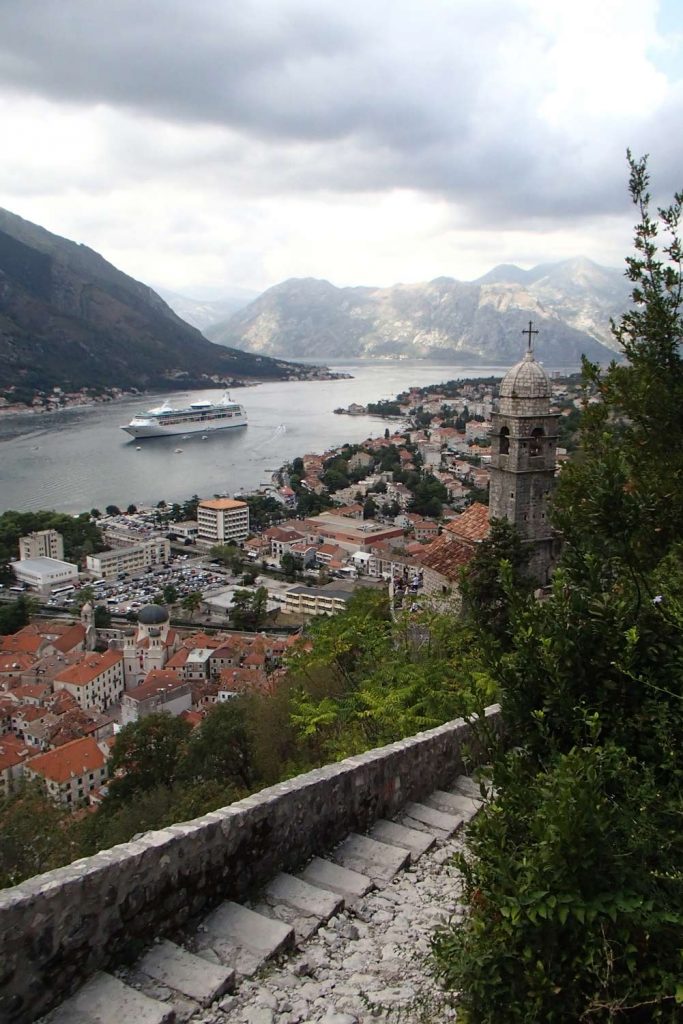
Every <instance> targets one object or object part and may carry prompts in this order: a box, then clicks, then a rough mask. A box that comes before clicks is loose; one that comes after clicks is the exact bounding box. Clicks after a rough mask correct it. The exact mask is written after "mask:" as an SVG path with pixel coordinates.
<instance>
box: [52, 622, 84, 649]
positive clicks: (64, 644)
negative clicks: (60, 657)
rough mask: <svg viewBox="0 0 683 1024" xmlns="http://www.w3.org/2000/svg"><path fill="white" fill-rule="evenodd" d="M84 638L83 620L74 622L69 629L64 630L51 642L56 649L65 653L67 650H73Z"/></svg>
mask: <svg viewBox="0 0 683 1024" xmlns="http://www.w3.org/2000/svg"><path fill="white" fill-rule="evenodd" d="M84 640H85V626H84V625H83V623H81V622H74V623H73V625H72V626H70V627H69V629H66V630H63V631H62V632H61V635H60V636H58V637H57V638H56V639H55V640H51V641H50V642H51V644H52V646H53V647H54V648H55V650H57V651H61V652H62V653H63V654H65V653H66V652H67V651H72V650H73V649H74V647H78V645H79V644H82V643H83V641H84Z"/></svg>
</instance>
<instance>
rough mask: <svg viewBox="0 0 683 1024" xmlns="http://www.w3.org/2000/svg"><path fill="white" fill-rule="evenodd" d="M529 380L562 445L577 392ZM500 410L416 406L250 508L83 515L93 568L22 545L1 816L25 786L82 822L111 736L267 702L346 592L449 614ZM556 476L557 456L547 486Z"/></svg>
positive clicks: (47, 545)
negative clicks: (307, 633) (312, 627)
mask: <svg viewBox="0 0 683 1024" xmlns="http://www.w3.org/2000/svg"><path fill="white" fill-rule="evenodd" d="M519 365H520V367H524V364H523V363H520V364H519ZM533 366H534V367H537V368H538V367H539V364H537V363H535V362H534V363H533ZM524 369H525V370H526V369H528V367H524ZM512 372H513V371H511V373H512ZM538 372H539V373H540V374H542V375H543V378H544V380H547V382H548V383H547V388H548V396H547V397H546V398H544V399H543V401H544V402H545V406H546V407H547V410H548V415H549V417H550V418H552V419H553V421H556V422H558V423H559V424H562V425H568V424H569V423H570V422H572V421H573V420H574V419H575V416H576V414H577V413H578V408H579V407H580V405H581V402H582V397H581V394H580V389H579V385H578V382H577V380H575V379H565V378H559V377H558V378H556V379H554V380H553V381H552V382H551V381H550V380H549V379H548V378H547V377H546V376H545V372H544V371H542V370H540V369H539V370H538ZM516 386H518V385H516ZM504 401H505V399H503V402H504ZM500 404H501V402H500V398H499V382H497V381H494V380H482V381H459V382H457V381H454V382H450V383H448V384H444V385H441V386H430V387H427V388H421V389H418V388H414V389H411V390H410V391H408V392H406V393H404V394H401V395H398V396H397V397H396V400H395V402H393V403H385V405H389V409H388V410H387V409H386V408H384V409H383V408H381V407H380V408H379V409H378V410H377V413H378V414H382V413H383V414H384V415H387V416H392V417H395V416H398V417H400V424H392V426H391V427H387V428H386V429H385V431H384V436H383V437H377V438H368V439H367V440H366V441H365V442H363V443H360V444H353V445H348V444H345V445H340V446H338V447H335V448H333V449H329V450H327V451H325V452H322V453H305V454H303V455H302V456H300V457H297V458H295V459H293V460H292V461H291V462H290V463H288V464H287V465H285V466H283V467H282V468H281V469H280V470H279V471H278V472H276V473H274V474H273V480H272V483H271V485H270V486H268V487H265V488H261V489H260V490H259V491H258V492H256V493H253V494H244V495H237V496H234V497H229V496H215V497H209V498H202V499H200V498H198V497H197V496H195V498H194V499H190V500H189V501H188V502H186V503H185V504H184V505H182V506H181V505H173V506H167V505H166V503H165V502H164V501H160V502H159V503H158V505H157V506H156V507H154V508H146V509H142V508H140V509H138V508H135V507H134V506H128V508H127V509H126V511H122V510H121V509H119V508H118V507H116V506H110V507H108V508H107V509H106V510H105V511H104V512H100V510H97V509H93V510H92V511H91V513H90V518H91V520H92V522H93V525H94V526H95V527H96V529H97V531H99V535H100V537H101V540H102V543H101V545H100V546H101V548H102V550H98V551H93V552H92V553H90V554H87V555H85V556H84V557H83V559H82V560H81V561H80V564H79V563H77V562H75V561H68V560H65V558H64V541H63V538H62V536H61V535H60V533H59V532H58V531H57V530H54V529H46V530H37V531H34V532H33V533H31V534H29V535H27V536H24V537H21V538H20V539H19V544H18V551H17V554H18V557H16V558H13V559H12V560H11V561H10V562H9V565H8V567H7V569H8V572H9V574H10V575H11V579H9V580H8V583H7V584H6V585H5V586H4V587H3V590H2V592H1V593H2V594H3V596H4V598H5V599H6V600H15V601H16V600H17V599H20V600H26V598H27V597H29V598H30V601H31V604H32V606H34V609H35V610H36V611H37V610H38V608H39V607H40V609H41V611H40V614H36V615H34V616H33V617H32V618H31V620H30V621H29V622H27V624H25V625H24V626H23V627H22V628H21V629H19V630H18V631H17V632H14V633H12V634H11V635H6V636H3V637H1V638H0V796H7V795H9V794H11V793H12V792H13V791H15V790H16V789H17V787H18V786H19V785H20V783H21V781H22V779H23V778H26V779H39V780H41V781H42V783H43V784H44V785H45V788H46V791H47V793H48V794H49V795H50V796H51V797H52V798H53V800H55V801H57V802H60V803H61V804H65V805H68V806H69V807H72V808H78V807H83V806H86V805H90V806H96V805H97V803H98V802H99V801H100V800H101V799H102V794H103V792H104V793H106V783H107V779H108V761H109V757H110V754H111V750H112V747H113V745H114V744H115V741H116V735H117V732H118V731H119V729H120V728H121V727H122V726H124V725H126V724H128V723H130V722H135V721H139V720H140V719H141V718H142V717H144V716H145V715H148V714H151V713H153V712H158V711H164V712H166V713H168V714H171V715H174V716H183V717H184V718H185V719H186V720H187V721H188V722H189V723H190V724H191V725H192V726H193V727H195V726H196V725H198V724H199V723H200V722H201V721H202V720H203V718H204V717H205V716H206V714H207V713H208V712H209V711H210V709H211V708H212V707H213V706H214V705H215V704H217V703H221V702H225V701H227V700H230V699H231V698H232V697H234V696H236V695H239V694H241V693H249V692H259V693H273V692H275V690H276V689H277V686H278V681H279V680H280V679H281V678H282V677H283V674H284V673H285V671H286V669H285V668H284V667H283V659H284V658H285V656H286V654H287V652H288V651H289V650H290V648H291V647H292V646H293V645H294V644H296V642H297V640H298V638H299V636H300V635H301V631H302V629H304V628H305V625H306V623H307V622H310V621H311V620H313V619H315V618H316V617H319V616H330V615H335V614H337V613H339V612H340V611H343V610H344V609H345V608H346V607H347V605H348V603H349V601H350V600H351V599H352V597H353V595H354V593H356V592H357V591H358V590H359V588H360V589H362V588H371V589H377V590H382V589H384V590H386V588H389V592H390V597H391V602H392V606H393V608H394V610H395V612H398V611H399V610H401V609H403V610H404V611H405V612H407V613H408V614H409V615H410V614H412V615H415V614H417V613H418V612H419V611H420V609H421V608H422V607H424V606H425V605H426V604H427V603H428V602H430V601H432V602H433V601H440V602H449V601H453V600H454V599H457V593H458V584H459V580H460V576H461V572H462V569H463V567H464V566H465V565H467V564H468V562H469V561H470V560H471V558H472V557H473V554H474V552H475V551H476V549H477V546H478V545H479V544H480V543H481V542H482V541H483V540H484V539H485V538H486V537H487V536H488V533H489V508H488V502H489V490H490V482H491V473H492V468H493V467H492V459H493V458H494V456H495V453H494V452H492V447H491V434H492V430H493V429H494V427H493V417H494V416H495V415H497V414H496V412H495V410H496V409H497V408H498V407H499V406H500ZM557 436H558V437H559V436H562V437H563V439H565V441H566V444H568V445H571V437H572V434H571V430H569V429H566V430H564V432H563V430H562V426H560V427H559V428H558V435H557ZM568 457H569V456H568V450H567V447H564V446H562V445H559V444H557V443H556V442H555V441H554V442H553V447H552V466H551V473H554V472H555V470H556V468H559V467H561V465H562V462H563V461H564V460H566V459H567V458H568ZM494 471H495V470H494Z"/></svg>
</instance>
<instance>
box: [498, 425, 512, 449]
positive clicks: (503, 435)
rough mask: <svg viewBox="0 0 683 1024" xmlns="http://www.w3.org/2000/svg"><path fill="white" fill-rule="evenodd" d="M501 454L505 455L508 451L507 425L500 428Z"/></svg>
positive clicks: (508, 433)
mask: <svg viewBox="0 0 683 1024" xmlns="http://www.w3.org/2000/svg"><path fill="white" fill-rule="evenodd" d="M499 451H500V454H501V455H507V454H508V453H509V451H510V431H509V429H508V428H507V427H501V428H500V448H499Z"/></svg>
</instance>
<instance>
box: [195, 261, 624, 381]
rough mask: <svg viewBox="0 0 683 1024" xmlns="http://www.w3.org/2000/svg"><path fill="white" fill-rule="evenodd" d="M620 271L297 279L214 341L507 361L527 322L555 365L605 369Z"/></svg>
mask: <svg viewBox="0 0 683 1024" xmlns="http://www.w3.org/2000/svg"><path fill="white" fill-rule="evenodd" d="M627 299H628V287H627V284H626V281H625V279H624V278H623V276H622V274H621V273H620V272H619V271H616V270H610V269H608V268H604V267H599V266H598V265H597V264H594V263H591V262H590V261H589V260H583V259H579V260H569V261H566V262H565V263H559V264H554V265H550V264H546V265H543V266H539V267H536V268H534V269H533V270H530V271H525V270H521V269H520V268H519V267H514V266H501V267H497V268H495V269H494V270H493V271H491V272H490V273H489V274H487V275H485V277H483V278H480V279H479V280H478V281H472V282H462V281H456V280H454V279H453V278H448V277H440V278H437V279H436V280H434V281H430V282H428V283H426V284H397V285H394V286H393V287H391V288H368V287H356V288H336V287H335V286H334V285H332V284H330V283H329V282H328V281H321V280H317V279H313V278H304V279H292V280H289V281H284V282H282V284H279V285H276V286H275V287H273V288H270V289H268V291H266V292H264V293H263V295H261V296H259V298H258V299H256V300H255V301H254V302H252V303H250V304H249V305H248V306H246V307H245V308H244V309H242V310H239V311H238V312H237V313H235V314H234V315H233V316H232V317H230V318H229V319H228V320H226V321H223V322H222V323H219V324H216V325H214V326H213V327H209V328H207V330H206V334H207V336H208V337H210V338H212V339H213V340H215V341H218V342H220V343H221V344H226V345H238V346H239V347H241V348H244V349H247V350H248V351H251V352H259V353H262V354H264V355H270V356H281V357H287V358H290V359H297V358H300V357H308V358H316V359H323V360H327V359H359V358H381V357H397V356H403V357H412V358H422V359H431V360H434V361H445V360H453V361H456V362H460V363H489V364H497V363H498V364H506V363H509V362H511V361H515V360H516V359H517V358H518V357H519V354H520V351H521V348H522V345H523V339H522V336H521V331H522V329H523V328H524V327H526V325H527V322H528V320H530V319H531V320H533V321H534V325H535V327H537V328H538V330H539V335H538V337H537V339H536V349H537V352H538V354H539V357H540V358H541V359H544V360H545V361H546V362H547V363H548V364H549V365H555V366H577V365H578V364H579V362H580V358H581V354H582V353H585V354H586V355H587V356H589V357H590V358H591V359H596V360H599V361H602V362H606V361H609V359H611V358H613V355H614V352H613V351H612V350H610V347H609V345H610V342H612V344H613V341H612V339H611V335H610V333H609V318H610V316H618V315H619V314H620V313H621V312H622V311H623V310H624V309H625V308H626V304H627Z"/></svg>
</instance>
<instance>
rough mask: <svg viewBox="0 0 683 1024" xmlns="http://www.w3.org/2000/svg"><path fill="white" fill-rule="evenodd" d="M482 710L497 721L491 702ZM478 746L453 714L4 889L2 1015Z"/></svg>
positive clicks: (34, 1003)
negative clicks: (441, 722) (402, 736)
mask: <svg viewBox="0 0 683 1024" xmlns="http://www.w3.org/2000/svg"><path fill="white" fill-rule="evenodd" d="M486 719H487V724H488V725H489V726H490V727H491V728H492V729H495V730H498V729H499V728H500V709H499V707H498V706H497V705H494V706H493V707H490V708H488V709H487V710H486ZM480 735H481V734H480ZM481 749H482V748H481V744H480V740H479V739H478V738H477V734H475V731H474V729H473V727H472V726H471V725H470V724H469V723H467V722H465V721H464V720H463V719H457V720H456V721H454V722H449V723H447V724H446V725H443V726H440V727H439V728H437V729H431V730H430V731H428V732H423V733H418V735H416V736H412V737H410V738H408V739H405V740H400V741H399V742H398V743H392V744H390V745H389V746H386V747H380V748H378V749H376V750H370V751H367V752H366V753H364V754H359V755H356V756H354V757H349V758H347V759H346V760H345V761H340V762H339V763H337V764H330V765H326V766H325V767H323V768H318V769H316V770H314V771H312V772H308V773H306V774H305V775H299V776H297V777H296V778H293V779H290V780H288V781H287V782H282V783H279V784H278V785H276V786H271V787H270V788H269V789H264V790H262V791H261V792H259V793H255V794H254V795H252V796H249V797H247V798H245V799H244V800H239V801H238V802H236V803H234V804H230V805H229V806H228V807H223V808H221V809H220V810H217V811H214V812H212V813H211V814H206V815H204V816H203V817H201V818H196V819H194V820H193V821H189V822H184V823H182V824H178V825H172V826H170V827H169V828H165V829H163V830H161V831H158V832H147V833H145V834H144V835H143V836H142V837H141V838H140V839H137V840H135V841H133V842H130V843H124V844H122V845H120V846H115V847H113V848H112V849H110V850H104V851H102V852H101V853H98V854H96V855H95V856H94V857H88V858H85V859H83V860H79V861H75V862H74V863H73V864H70V865H68V866H67V867H64V868H58V869H57V870H55V871H50V872H47V873H46V874H43V875H38V876H36V877H35V878H31V879H29V880H28V881H26V882H22V883H21V885H17V886H15V887H14V888H12V889H6V890H3V891H1V892H0V1024H5V1022H9V1021H12V1024H30V1022H31V1021H33V1020H35V1019H36V1018H37V1017H38V1016H40V1015H41V1014H43V1013H45V1012H46V1011H47V1010H48V1009H49V1008H50V1007H52V1006H54V1005H56V1004H58V1003H59V1002H61V1001H62V1000H63V999H64V998H65V997H66V996H68V995H69V994H70V993H71V992H73V991H74V990H75V989H76V988H77V987H78V986H79V985H80V984H81V983H82V982H83V981H84V980H85V979H86V978H87V977H88V976H89V975H90V974H92V973H93V972H94V971H96V970H98V969H100V968H106V967H108V966H111V965H112V964H115V963H121V962H129V961H131V960H133V959H134V958H135V957H136V956H137V955H138V954H139V953H140V951H141V950H142V949H143V948H144V947H145V946H146V945H148V944H149V943H150V942H151V941H152V940H153V939H154V938H155V937H156V936H161V935H164V936H168V937H171V936H173V935H174V934H178V933H179V932H181V931H182V929H183V928H185V927H189V926H191V925H192V923H193V921H194V920H196V919H197V918H198V917H199V915H200V914H202V913H204V912H206V910H207V909H208V908H210V907H212V906H214V905H216V904H218V903H220V902H221V901H222V900H225V899H232V900H241V899H244V898H245V897H246V896H247V895H249V894H251V893H253V892H254V891H255V890H258V888H259V887H260V886H262V885H264V884H265V883H266V882H268V881H269V880H270V879H271V878H272V877H273V876H274V875H276V874H277V873H278V871H283V870H284V871H294V870H296V869H298V868H301V867H303V865H304V864H305V863H306V861H307V860H308V859H309V858H310V857H312V856H314V855H316V854H322V853H324V852H325V851H326V850H329V849H331V848H332V847H333V846H334V845H335V844H336V843H338V842H339V841H340V840H341V839H343V838H344V837H345V836H346V835H347V833H348V832H350V831H357V832H364V831H366V830H367V829H368V828H369V827H370V826H371V825H372V824H373V823H374V821H375V820H376V819H377V818H381V817H391V816H393V815H394V814H395V813H396V812H397V811H398V810H399V809H400V808H401V807H402V805H403V804H404V803H406V802H407V801H409V800H419V799H420V798H423V797H425V796H427V795H428V794H429V793H430V792H431V791H432V790H434V789H437V788H446V787H447V786H448V784H449V782H452V781H453V779H454V778H455V776H456V775H458V774H460V773H461V772H462V770H463V767H464V760H465V759H467V763H468V764H469V765H471V764H472V763H474V764H476V763H477V761H478V758H479V757H480V756H481V755H480V751H481Z"/></svg>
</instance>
